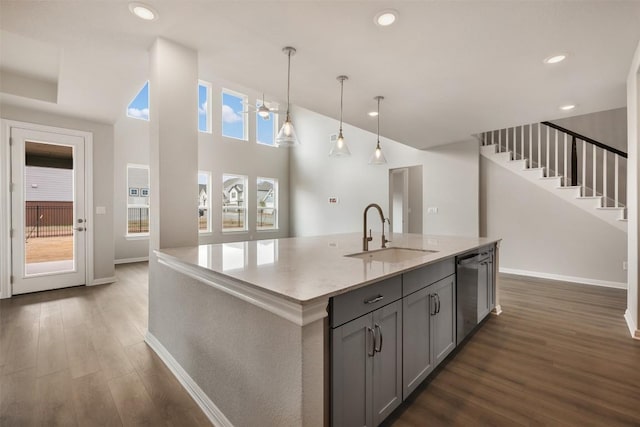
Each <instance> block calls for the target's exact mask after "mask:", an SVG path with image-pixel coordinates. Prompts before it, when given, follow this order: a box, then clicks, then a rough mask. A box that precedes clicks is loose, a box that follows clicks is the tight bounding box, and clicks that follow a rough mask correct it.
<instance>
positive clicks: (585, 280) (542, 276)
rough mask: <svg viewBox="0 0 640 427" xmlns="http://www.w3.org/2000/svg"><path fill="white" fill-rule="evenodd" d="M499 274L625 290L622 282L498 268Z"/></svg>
mask: <svg viewBox="0 0 640 427" xmlns="http://www.w3.org/2000/svg"><path fill="white" fill-rule="evenodd" d="M500 273H505V274H513V275H515V276H529V277H537V278H539V279H551V280H559V281H562V282H570V283H580V284H583V285H592V286H604V287H607V288H616V289H627V284H626V283H623V282H610V281H607V280H598V279H588V278H586V277H574V276H563V275H561V274H552V273H541V272H538V271H527V270H518V269H515V268H504V267H500Z"/></svg>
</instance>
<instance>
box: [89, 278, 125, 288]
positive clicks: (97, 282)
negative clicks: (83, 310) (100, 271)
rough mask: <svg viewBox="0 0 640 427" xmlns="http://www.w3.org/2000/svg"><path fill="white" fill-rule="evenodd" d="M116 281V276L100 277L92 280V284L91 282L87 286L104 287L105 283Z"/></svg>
mask: <svg viewBox="0 0 640 427" xmlns="http://www.w3.org/2000/svg"><path fill="white" fill-rule="evenodd" d="M117 281H118V279H117V278H116V276H111V277H101V278H99V279H93V282H91V283H90V284H88V285H87V286H96V285H106V284H107V283H115V282H117Z"/></svg>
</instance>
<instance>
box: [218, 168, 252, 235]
mask: <svg viewBox="0 0 640 427" xmlns="http://www.w3.org/2000/svg"><path fill="white" fill-rule="evenodd" d="M246 190H247V177H246V176H242V175H229V174H224V175H222V231H246V230H247V205H246V198H245V191H246Z"/></svg>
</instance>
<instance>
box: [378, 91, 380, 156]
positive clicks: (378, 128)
mask: <svg viewBox="0 0 640 427" xmlns="http://www.w3.org/2000/svg"><path fill="white" fill-rule="evenodd" d="M378 145H380V98H378Z"/></svg>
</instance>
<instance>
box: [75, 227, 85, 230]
mask: <svg viewBox="0 0 640 427" xmlns="http://www.w3.org/2000/svg"><path fill="white" fill-rule="evenodd" d="M73 229H74V230H76V231H84V230H85V229H84V228H83V227H73Z"/></svg>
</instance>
